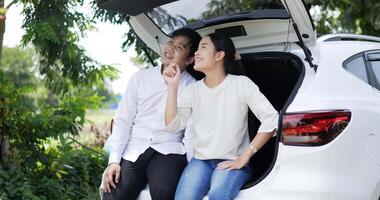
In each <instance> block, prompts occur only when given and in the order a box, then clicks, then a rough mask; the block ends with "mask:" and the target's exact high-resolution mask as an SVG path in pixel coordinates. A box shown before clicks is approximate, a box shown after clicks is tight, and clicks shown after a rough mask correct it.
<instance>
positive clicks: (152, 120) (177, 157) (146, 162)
mask: <svg viewBox="0 0 380 200" xmlns="http://www.w3.org/2000/svg"><path fill="white" fill-rule="evenodd" d="M161 56H162V57H161V61H162V65H161V67H156V68H151V69H147V70H143V71H139V72H137V73H136V74H135V75H134V76H133V77H132V78H131V80H130V82H129V83H128V87H127V90H126V92H125V94H124V95H123V98H122V100H121V102H120V104H119V107H118V109H117V112H116V115H115V119H114V120H115V125H114V130H113V134H112V136H111V139H110V157H109V165H108V167H107V169H106V171H105V175H104V178H103V186H104V193H103V199H120V200H121V199H136V198H137V197H138V195H139V193H140V191H141V190H142V189H144V188H145V187H146V185H147V184H149V190H150V195H151V198H152V199H153V200H155V199H162V200H170V199H174V198H175V199H178V200H199V199H202V198H203V196H204V195H206V194H207V192H208V196H209V199H210V200H214V199H215V200H219V199H233V198H234V197H236V196H237V194H238V192H239V190H240V188H241V187H242V186H243V185H244V184H245V183H246V182H247V181H249V180H250V178H251V168H250V166H249V160H250V158H251V157H252V156H253V155H254V154H255V153H256V152H257V151H258V150H259V149H260V148H261V147H262V146H263V145H264V144H265V143H266V142H267V141H268V140H269V139H270V138H271V137H272V136H273V135H274V134H275V130H276V128H277V123H278V114H277V111H276V110H275V109H274V108H273V107H272V105H271V104H270V103H269V101H268V100H267V99H266V98H265V97H264V95H263V94H262V93H261V92H260V91H259V89H258V87H257V86H256V85H255V84H254V83H253V82H252V81H251V80H250V79H249V78H247V77H245V76H237V75H233V73H232V72H233V71H236V70H235V68H236V65H235V47H234V44H233V43H232V41H231V39H230V38H227V37H224V36H222V35H220V34H216V33H212V34H209V35H207V36H205V37H203V38H202V39H201V37H200V36H199V34H198V33H196V32H195V31H193V30H191V29H179V30H177V31H175V32H174V33H173V34H172V37H171V40H169V41H168V42H167V43H166V44H165V46H164V48H163V51H162V55H161ZM193 65H194V69H195V70H196V71H200V72H203V73H204V74H205V78H204V79H202V80H200V81H195V79H194V78H193V77H192V76H191V75H190V74H189V73H188V72H187V71H186V68H192V67H193ZM177 96H178V101H177ZM248 109H251V110H252V112H253V113H254V114H255V116H256V117H257V118H258V119H259V120H260V121H261V126H260V128H259V131H258V134H257V135H256V136H255V138H254V139H253V140H252V141H249V136H248V120H247V118H248V111H249V110H248ZM189 119H191V120H190V121H192V123H188V121H189ZM189 124H190V126H191V127H190V130H191V141H192V144H193V148H192V150H193V152H194V157H193V158H191V160H190V162H189V164H187V160H186V156H185V155H184V154H185V153H186V152H185V150H184V147H183V143H182V139H183V130H184V129H185V128H186V126H187V125H189Z"/></svg>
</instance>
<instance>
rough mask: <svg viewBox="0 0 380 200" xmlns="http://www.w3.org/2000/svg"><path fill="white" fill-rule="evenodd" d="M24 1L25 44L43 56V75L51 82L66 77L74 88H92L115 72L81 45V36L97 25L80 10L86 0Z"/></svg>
mask: <svg viewBox="0 0 380 200" xmlns="http://www.w3.org/2000/svg"><path fill="white" fill-rule="evenodd" d="M21 2H22V3H23V6H24V9H23V14H24V15H25V20H24V24H23V28H24V29H25V30H26V34H25V35H24V36H23V39H22V42H23V43H24V44H28V43H29V42H32V43H33V45H34V47H35V49H36V51H37V53H38V54H39V55H40V60H39V65H40V66H39V67H40V73H41V74H43V75H47V76H46V78H47V79H48V82H55V80H56V78H57V77H58V76H62V77H64V78H68V79H69V80H70V81H71V82H72V84H74V85H78V84H85V85H91V84H93V83H96V82H98V81H99V80H101V79H103V78H104V77H105V76H108V75H110V74H113V73H114V71H115V69H114V68H113V67H112V66H108V65H102V64H99V63H98V62H96V61H95V60H93V59H92V58H90V57H89V56H87V55H86V53H85V50H84V49H83V48H82V47H80V46H79V45H78V41H79V38H80V36H81V35H83V34H84V32H85V31H87V30H91V29H93V26H94V20H93V19H91V18H89V17H88V16H86V15H85V14H84V13H82V12H80V11H79V9H78V6H83V3H84V1H83V0H66V1H61V0H53V1H39V0H22V1H21ZM58 83H59V84H54V85H55V87H58V86H59V87H58V89H61V88H62V89H67V87H65V86H66V84H64V83H63V82H62V81H61V82H58Z"/></svg>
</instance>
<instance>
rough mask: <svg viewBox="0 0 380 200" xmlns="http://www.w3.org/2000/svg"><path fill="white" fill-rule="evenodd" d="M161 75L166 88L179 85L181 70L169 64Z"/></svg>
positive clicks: (175, 65)
mask: <svg viewBox="0 0 380 200" xmlns="http://www.w3.org/2000/svg"><path fill="white" fill-rule="evenodd" d="M162 75H163V77H164V79H165V82H166V84H167V85H168V87H170V86H178V85H179V80H180V78H181V70H180V68H179V66H178V65H177V64H169V65H168V66H166V67H165V69H164V72H163V73H162Z"/></svg>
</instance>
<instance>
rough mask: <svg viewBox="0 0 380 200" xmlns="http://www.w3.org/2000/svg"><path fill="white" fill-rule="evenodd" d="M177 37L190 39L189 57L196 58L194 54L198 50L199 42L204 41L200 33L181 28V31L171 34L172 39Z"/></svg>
mask: <svg viewBox="0 0 380 200" xmlns="http://www.w3.org/2000/svg"><path fill="white" fill-rule="evenodd" d="M177 36H185V37H187V38H189V40H190V45H191V46H190V54H189V57H190V56H194V53H195V52H196V51H197V49H198V45H199V42H200V41H201V39H202V37H201V36H200V35H199V33H197V32H196V31H194V30H193V29H190V28H180V29H177V30H175V31H174V32H173V33H172V34H171V38H174V37H177Z"/></svg>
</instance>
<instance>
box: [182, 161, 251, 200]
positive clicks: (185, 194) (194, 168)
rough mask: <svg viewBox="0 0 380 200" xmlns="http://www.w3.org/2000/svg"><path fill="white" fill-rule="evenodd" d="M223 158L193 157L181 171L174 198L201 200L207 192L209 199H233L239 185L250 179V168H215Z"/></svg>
mask: <svg viewBox="0 0 380 200" xmlns="http://www.w3.org/2000/svg"><path fill="white" fill-rule="evenodd" d="M222 161H224V160H198V159H195V158H193V159H192V160H191V161H190V163H189V164H188V165H187V167H186V168H185V170H184V171H183V173H182V176H181V179H180V181H179V183H178V186H177V191H176V193H175V199H176V200H201V199H202V198H203V197H204V196H205V195H206V193H207V191H208V190H209V192H208V198H209V200H227V199H228V200H229V199H234V198H235V197H236V196H237V195H238V193H239V191H240V189H241V187H242V186H243V185H244V184H245V183H246V182H247V181H248V180H250V179H251V176H252V174H251V169H250V168H249V167H247V166H246V167H244V168H242V169H239V170H219V169H216V167H217V165H218V163H220V162H222Z"/></svg>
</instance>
